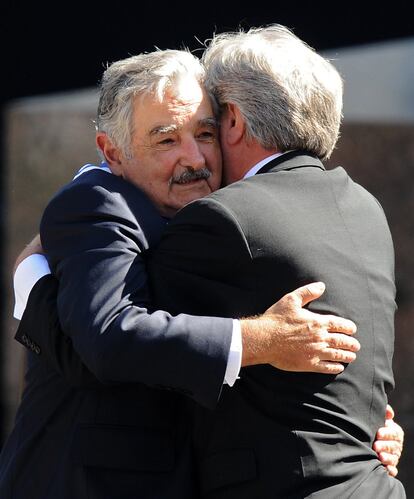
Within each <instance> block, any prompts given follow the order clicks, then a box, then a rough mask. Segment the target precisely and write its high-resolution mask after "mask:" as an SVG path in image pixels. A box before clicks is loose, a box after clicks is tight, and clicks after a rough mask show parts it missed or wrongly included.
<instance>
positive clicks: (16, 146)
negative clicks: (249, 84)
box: [0, 1, 414, 497]
mask: <svg viewBox="0 0 414 499" xmlns="http://www.w3.org/2000/svg"><path fill="white" fill-rule="evenodd" d="M83 4H84V5H77V4H76V3H73V2H71V3H58V2H53V3H52V2H47V1H46V2H41V3H40V2H31V3H26V2H19V1H13V2H12V1H4V2H3V3H2V7H1V10H2V12H1V17H0V32H1V36H2V41H3V43H2V49H3V50H2V54H1V62H0V64H1V66H2V72H1V75H2V76H1V83H2V87H1V88H2V90H1V96H0V106H1V116H2V119H1V123H0V146H1V163H0V168H1V176H0V210H1V217H0V224H1V225H0V230H1V233H2V234H1V235H2V241H3V244H2V246H1V254H0V257H1V259H2V265H1V273H2V274H1V284H2V285H1V288H0V293H1V295H0V299H1V301H2V306H1V308H0V314H1V317H0V319H1V329H0V340H1V341H0V365H1V390H0V435H1V439H0V447H1V445H2V442H3V441H4V438H5V437H6V436H7V434H8V432H9V431H10V428H11V425H12V424H13V418H14V415H15V411H16V407H17V404H18V401H19V397H20V390H21V386H22V374H21V373H22V361H23V347H21V346H20V345H19V344H17V343H16V342H15V341H14V340H13V335H14V332H15V330H16V327H17V321H16V320H14V319H13V318H12V309H13V303H14V300H13V292H12V282H11V275H12V266H13V262H14V259H15V257H16V256H17V254H18V253H19V251H20V250H21V249H22V247H23V246H24V244H26V243H27V242H28V241H29V240H30V239H31V238H32V237H33V236H34V235H35V234H36V233H37V231H38V222H39V218H40V215H41V213H42V211H43V208H44V206H45V205H46V203H47V201H48V199H49V198H50V196H51V195H52V194H53V193H54V192H55V191H56V190H57V188H58V187H59V186H61V185H62V184H63V183H64V182H67V181H68V180H70V179H71V178H72V176H73V173H74V172H75V171H76V170H77V169H78V167H79V166H80V165H81V164H83V163H86V162H95V161H96V159H97V157H96V152H95V148H94V127H93V119H94V113H95V109H96V103H97V100H96V95H97V94H96V86H97V84H98V83H99V79H100V77H101V74H102V71H103V70H104V68H105V67H106V65H107V63H111V62H113V61H115V60H118V59H122V58H125V57H128V56H130V55H133V54H136V53H139V52H142V51H151V50H153V49H154V47H155V46H157V47H159V48H178V49H179V48H182V47H183V46H187V47H189V48H190V49H192V50H196V49H201V42H202V41H204V40H205V39H207V38H209V37H211V35H212V33H213V32H222V31H228V30H234V29H237V28H238V27H242V28H249V27H251V26H261V25H266V24H269V23H274V22H278V23H281V24H284V25H286V26H288V27H289V28H291V29H292V30H293V31H294V32H295V33H296V34H297V35H298V36H299V37H300V38H302V39H303V40H305V41H306V42H307V43H308V44H309V45H311V46H313V47H314V48H315V49H316V50H318V51H320V52H322V53H323V54H324V55H326V56H327V57H329V58H330V59H332V61H333V63H334V64H335V65H336V66H337V67H338V69H339V70H340V72H341V74H342V76H343V77H344V80H345V100H344V102H345V106H344V124H343V128H342V135H341V139H340V141H339V143H338V147H337V149H336V151H335V153H334V155H333V157H332V159H331V160H330V162H329V165H332V166H334V165H338V164H341V165H342V166H344V168H345V169H346V170H347V171H348V172H349V173H350V174H351V176H352V177H353V178H354V180H356V181H357V182H359V183H361V184H362V185H363V186H364V187H366V188H367V189H368V190H369V191H371V192H372V193H373V194H374V195H375V196H376V197H377V198H378V199H379V201H380V202H381V204H382V205H383V207H384V210H385V213H386V215H387V218H388V220H389V224H390V227H391V231H392V234H393V237H394V243H395V252H396V282H397V302H398V307H399V308H398V311H397V316H396V349H395V355H394V372H395V379H396V389H395V390H394V392H393V393H392V395H391V399H390V401H391V403H392V405H393V407H394V409H395V411H396V420H397V421H398V422H399V423H400V424H401V425H402V426H403V428H404V430H405V434H406V439H405V449H404V453H403V457H402V459H401V463H400V475H399V478H400V479H401V480H402V481H403V483H404V484H405V486H406V490H407V497H414V476H413V473H412V471H411V470H412V469H413V465H414V392H413V388H412V386H413V381H414V337H413V327H414V326H413V325H414V263H413V254H414V23H413V21H412V16H411V14H410V13H409V11H408V2H393V3H392V4H391V5H390V4H386V5H385V4H384V6H382V7H380V6H379V5H375V7H373V6H372V4H371V5H365V4H363V2H359V3H354V4H352V2H351V3H350V2H346V3H343V2H342V3H341V4H339V5H334V4H331V6H330V9H329V10H328V9H327V7H326V6H323V5H322V4H321V5H318V2H308V3H306V4H304V5H298V4H297V3H294V2H290V3H289V2H287V3H284V4H277V3H268V2H260V1H255V2H254V4H252V5H250V6H246V7H243V8H242V7H241V6H240V4H239V3H236V2H234V3H233V2H225V3H224V2H220V3H219V2H209V3H201V4H199V3H194V4H193V5H192V6H189V5H184V4H179V3H177V2H171V3H168V4H165V5H164V4H162V3H160V2H152V3H151V4H150V5H148V4H144V5H143V2H125V1H124V2H118V3H114V4H110V5H109V6H108V5H107V4H106V3H105V4H103V3H102V4H99V3H98V2H95V1H92V2H83Z"/></svg>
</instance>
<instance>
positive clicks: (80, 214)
mask: <svg viewBox="0 0 414 499" xmlns="http://www.w3.org/2000/svg"><path fill="white" fill-rule="evenodd" d="M105 221H108V222H110V223H111V224H113V225H125V224H127V225H128V226H131V227H141V229H142V230H143V231H144V232H145V233H147V234H148V235H149V237H150V239H152V236H151V234H153V235H154V237H155V239H156V240H158V238H159V234H160V232H161V231H162V228H163V227H164V223H165V222H164V220H163V219H162V217H161V216H160V214H159V213H158V211H157V210H156V208H155V206H154V205H153V204H152V203H151V201H150V200H149V199H148V197H147V196H146V195H145V194H144V192H142V191H141V190H140V189H138V188H137V187H135V186H134V185H133V184H131V183H129V182H127V181H126V180H124V179H123V178H121V177H118V176H116V175H113V174H111V173H108V172H105V171H100V170H98V169H95V170H91V171H88V172H86V173H84V174H82V175H80V176H79V177H77V178H76V179H75V180H72V181H71V182H69V183H68V184H66V185H65V186H63V187H62V188H61V189H60V190H59V191H58V192H57V193H56V194H55V195H54V196H53V197H52V199H51V200H50V201H49V202H48V204H47V206H46V208H45V210H44V213H43V216H42V220H41V226H43V227H44V226H50V225H51V224H52V225H57V224H59V225H61V224H62V223H70V222H82V223H90V224H96V223H102V222H105Z"/></svg>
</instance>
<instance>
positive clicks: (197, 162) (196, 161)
mask: <svg viewBox="0 0 414 499" xmlns="http://www.w3.org/2000/svg"><path fill="white" fill-rule="evenodd" d="M180 164H181V166H187V167H188V166H189V167H191V168H193V169H194V170H198V169H200V168H204V167H205V166H206V159H205V157H204V154H203V153H202V151H201V149H200V145H199V144H198V142H197V141H196V140H195V139H190V140H187V141H185V142H184V143H183V144H182V153H181V158H180Z"/></svg>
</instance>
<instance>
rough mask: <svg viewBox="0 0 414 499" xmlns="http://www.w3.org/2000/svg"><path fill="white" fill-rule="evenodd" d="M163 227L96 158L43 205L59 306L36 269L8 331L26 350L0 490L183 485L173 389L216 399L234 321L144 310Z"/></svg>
mask: <svg viewBox="0 0 414 499" xmlns="http://www.w3.org/2000/svg"><path fill="white" fill-rule="evenodd" d="M164 226H165V220H163V219H162V218H161V217H160V215H159V214H158V213H157V211H156V210H155V209H154V207H153V206H152V204H151V203H150V202H149V200H148V199H147V198H146V196H144V194H143V193H142V192H140V191H138V190H137V189H136V188H135V187H133V186H132V185H131V184H129V183H127V182H125V181H124V180H122V179H121V178H119V177H116V176H114V175H111V174H109V173H106V172H104V171H99V170H93V171H90V172H88V173H84V174H83V175H82V176H80V177H79V178H78V179H76V180H75V181H73V182H71V183H70V184H68V185H67V186H65V187H64V188H63V189H62V190H61V191H60V192H59V193H57V195H56V196H55V197H54V198H53V199H52V200H51V201H50V203H49V204H48V206H47V208H46V210H45V213H44V215H43V218H42V222H41V229H40V232H41V238H42V243H43V246H44V248H45V250H46V251H47V254H48V256H49V261H50V265H51V268H52V271H53V273H54V274H55V275H56V276H57V277H58V279H59V294H58V309H59V314H58V315H57V313H56V292H57V281H55V280H54V278H52V277H51V276H48V277H44V278H43V279H42V280H40V281H39V282H38V284H37V285H36V287H35V289H34V290H33V291H32V293H31V295H30V298H29V303H28V307H27V309H26V311H25V314H24V316H23V319H22V321H21V323H20V326H19V329H18V332H17V338H18V339H19V341H21V342H22V343H23V344H25V345H26V346H28V347H29V348H30V349H31V350H32V352H31V353H30V358H29V365H28V370H27V373H26V386H25V390H24V394H23V399H22V402H21V404H20V407H19V409H18V413H17V418H16V423H15V426H14V428H13V431H12V433H11V435H10V436H9V438H8V440H7V442H6V444H5V446H4V448H3V450H2V453H1V456H0V496H1V498H2V499H11V498H13V499H27V498H28V497H30V499H75V498H76V499H83V498H85V499H86V498H88V499H127V498H128V499H131V498H159V499H169V498H171V499H173V498H174V499H183V498H186V499H190V498H191V499H192V498H193V497H194V492H193V475H192V468H191V466H192V459H191V452H190V451H191V450H190V445H189V420H188V418H187V414H186V409H185V407H184V404H183V399H184V397H183V395H184V394H185V395H186V396H188V397H191V398H193V399H195V400H197V402H198V403H200V404H205V405H206V406H208V407H214V406H215V404H216V403H217V399H218V398H219V394H220V392H221V389H222V383H223V377H224V372H225V368H226V364H227V355H228V350H229V344H230V340H231V332H232V320H231V319H219V318H208V317H189V316H186V315H179V316H177V317H172V316H171V315H170V314H168V313H167V312H163V311H156V312H152V313H151V308H150V307H151V303H150V300H149V295H148V287H147V275H146V261H147V258H148V252H149V248H151V247H152V246H154V245H156V244H157V243H158V241H159V238H160V236H161V233H162V231H163V229H164ZM59 319H60V320H59ZM60 323H61V325H62V327H63V328H64V330H65V333H66V334H67V337H65V338H63V336H61V337H60V338H61V339H63V348H62V346H59V347H56V344H55V343H54V342H53V338H54V337H56V331H60ZM50 333H51V336H47V334H49V335H50ZM45 337H46V340H44V338H45ZM50 338H52V340H50ZM65 348H66V349H67V350H68V351H70V354H69V356H65V355H63V354H62V352H63V351H64V350H65ZM65 351H66V350H65ZM75 352H76V353H77V355H78V357H75ZM74 358H76V362H77V363H75V366H78V367H79V369H78V368H76V367H75V368H74V369H72V368H71V366H72V365H73V359H74ZM79 359H81V360H82V362H83V364H84V365H85V366H87V368H88V370H89V371H90V373H88V371H87V369H86V368H83V367H82V364H80V362H79Z"/></svg>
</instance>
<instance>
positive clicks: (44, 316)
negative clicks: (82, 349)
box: [15, 274, 101, 388]
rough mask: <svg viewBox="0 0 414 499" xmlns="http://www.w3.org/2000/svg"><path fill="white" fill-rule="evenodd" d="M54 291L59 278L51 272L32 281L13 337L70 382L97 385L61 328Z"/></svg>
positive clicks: (78, 384) (77, 385) (76, 385)
mask: <svg viewBox="0 0 414 499" xmlns="http://www.w3.org/2000/svg"><path fill="white" fill-rule="evenodd" d="M57 292H58V281H57V280H56V279H55V278H54V277H53V276H52V275H50V274H49V275H46V276H44V277H42V278H41V279H40V280H39V281H38V282H37V283H36V284H35V286H34V287H33V289H32V291H31V292H30V295H29V299H28V302H27V306H26V308H25V310H24V313H23V316H22V318H21V321H20V323H19V326H18V328H17V331H16V335H15V339H16V340H17V341H18V342H19V343H21V344H22V345H23V346H25V347H26V348H28V349H29V350H31V351H32V352H33V353H34V354H36V355H38V356H39V357H41V358H42V359H43V360H45V362H46V363H47V364H48V365H49V366H50V367H51V368H52V369H54V370H55V371H56V372H57V373H58V374H59V375H60V376H62V377H63V378H64V379H65V381H66V382H67V383H68V384H69V385H71V386H75V387H82V388H88V387H93V386H97V385H100V384H101V383H100V382H99V381H98V379H97V378H96V377H95V376H94V375H93V374H92V373H91V372H90V371H89V370H88V369H87V367H86V366H85V364H83V362H82V360H81V358H80V357H79V355H78V354H77V353H76V352H75V350H74V349H73V346H72V342H71V339H70V338H69V337H68V336H66V335H65V334H63V332H62V329H61V326H60V321H59V317H58V313H57V306H56V300H57ZM33 325H35V327H33Z"/></svg>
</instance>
